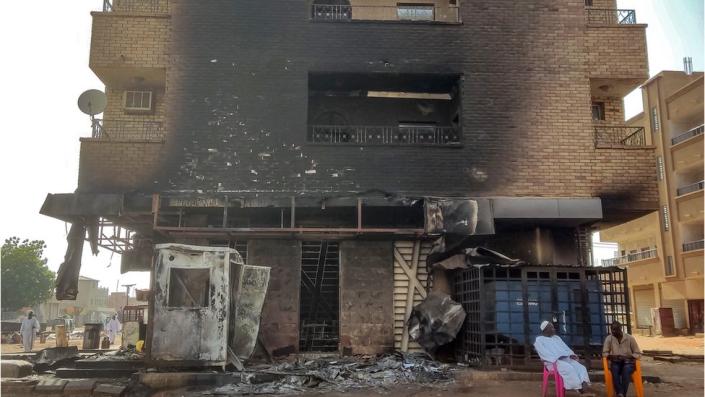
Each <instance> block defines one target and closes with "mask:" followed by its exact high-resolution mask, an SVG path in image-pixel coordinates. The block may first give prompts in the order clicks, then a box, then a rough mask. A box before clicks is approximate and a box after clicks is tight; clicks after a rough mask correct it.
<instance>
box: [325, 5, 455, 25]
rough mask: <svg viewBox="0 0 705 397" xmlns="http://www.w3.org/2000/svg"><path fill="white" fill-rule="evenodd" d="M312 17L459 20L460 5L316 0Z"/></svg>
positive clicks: (438, 21)
mask: <svg viewBox="0 0 705 397" xmlns="http://www.w3.org/2000/svg"><path fill="white" fill-rule="evenodd" d="M311 20H313V21H315V22H364V21H375V22H400V23H443V24H459V23H461V20H460V8H459V7H457V6H456V7H449V6H446V7H436V6H434V5H425V4H419V5H406V4H405V5H401V4H400V5H388V6H385V5H374V6H373V5H354V4H353V5H332V4H313V5H312V6H311Z"/></svg>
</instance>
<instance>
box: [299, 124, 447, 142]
mask: <svg viewBox="0 0 705 397" xmlns="http://www.w3.org/2000/svg"><path fill="white" fill-rule="evenodd" d="M308 142H309V143H315V144H332V145H351V146H363V145H399V146H404V145H413V146H459V145H460V131H458V129H456V128H454V127H436V126H411V127H405V126H352V125H350V126H348V125H345V126H341V125H311V126H309V131H308Z"/></svg>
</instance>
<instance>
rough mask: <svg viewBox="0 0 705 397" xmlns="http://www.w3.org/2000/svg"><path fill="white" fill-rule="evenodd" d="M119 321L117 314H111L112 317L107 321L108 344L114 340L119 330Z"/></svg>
mask: <svg viewBox="0 0 705 397" xmlns="http://www.w3.org/2000/svg"><path fill="white" fill-rule="evenodd" d="M120 328H121V327H120V321H118V319H117V316H115V315H113V318H112V319H110V322H108V339H110V344H111V345H112V344H113V343H114V342H115V337H116V336H117V334H118V332H120Z"/></svg>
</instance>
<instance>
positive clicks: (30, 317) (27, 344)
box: [20, 312, 39, 353]
mask: <svg viewBox="0 0 705 397" xmlns="http://www.w3.org/2000/svg"><path fill="white" fill-rule="evenodd" d="M38 331H39V321H37V319H36V318H34V312H29V313H28V314H27V318H25V319H24V320H22V325H21V326H20V334H21V335H22V346H23V347H24V351H25V353H27V352H31V351H32V345H33V344H34V335H35V334H36V333H37V332H38Z"/></svg>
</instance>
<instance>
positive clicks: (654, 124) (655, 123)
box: [651, 106, 661, 133]
mask: <svg viewBox="0 0 705 397" xmlns="http://www.w3.org/2000/svg"><path fill="white" fill-rule="evenodd" d="M651 128H652V129H653V132H654V133H657V132H659V131H660V130H661V123H660V122H659V120H658V109H656V107H655V106H654V107H652V108H651Z"/></svg>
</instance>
